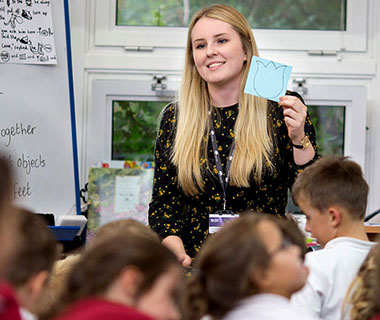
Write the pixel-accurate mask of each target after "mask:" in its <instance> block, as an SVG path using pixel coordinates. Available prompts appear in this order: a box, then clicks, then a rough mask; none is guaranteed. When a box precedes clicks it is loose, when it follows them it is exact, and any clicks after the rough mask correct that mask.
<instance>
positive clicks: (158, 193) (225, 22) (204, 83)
mask: <svg viewBox="0 0 380 320" xmlns="http://www.w3.org/2000/svg"><path fill="white" fill-rule="evenodd" d="M252 56H258V51H257V47H256V43H255V39H254V37H253V34H252V31H251V28H250V26H249V24H248V23H247V21H246V19H245V18H244V17H243V16H242V15H241V14H240V13H239V12H238V11H237V10H235V9H234V8H232V7H229V6H224V5H212V6H210V7H208V8H204V9H202V10H201V11H200V12H198V13H197V14H196V15H195V16H194V17H193V19H192V21H191V23H190V26H189V30H188V40H187V48H186V57H185V68H184V73H183V80H182V85H181V89H180V92H179V100H178V102H177V103H172V104H170V105H168V106H167V107H166V109H165V110H164V112H163V118H162V120H161V126H160V129H159V132H158V136H157V143H156V150H155V162H156V167H155V178H154V188H153V197H152V201H151V203H150V208H149V224H150V226H151V227H152V228H153V229H154V230H155V231H156V232H157V233H158V234H159V235H160V236H161V237H162V238H163V242H164V244H165V245H167V246H168V247H170V248H171V249H172V250H173V251H174V252H175V253H176V255H177V257H178V258H179V259H180V261H181V262H182V264H183V265H184V266H188V265H189V264H190V263H191V257H193V256H194V255H195V253H196V252H197V251H198V249H199V247H200V245H201V243H202V242H203V240H204V239H205V238H206V237H207V235H208V231H209V215H210V214H211V213H214V212H216V211H217V210H223V209H225V210H231V211H233V212H235V213H239V212H241V211H242V210H245V209H247V208H250V209H252V210H254V211H259V212H268V213H273V214H277V215H280V216H281V215H284V213H285V206H286V201H287V190H288V188H289V187H291V185H292V184H293V182H294V180H295V178H296V175H297V172H299V171H300V170H301V169H302V168H303V166H305V165H307V164H308V163H309V162H311V161H312V160H313V159H314V158H315V156H316V152H315V147H316V146H315V133H314V129H313V126H312V123H311V121H310V119H309V117H308V115H307V108H306V106H305V105H304V104H303V102H302V100H301V99H300V96H298V95H297V94H295V93H290V92H289V95H285V96H283V97H281V101H280V102H279V103H275V102H272V101H268V100H266V99H264V98H259V97H256V96H252V95H248V94H245V93H244V92H243V89H244V86H245V81H246V78H247V75H248V69H249V65H250V62H251V59H252ZM214 138H215V139H214ZM212 139H214V142H213V140H212ZM219 174H220V177H219Z"/></svg>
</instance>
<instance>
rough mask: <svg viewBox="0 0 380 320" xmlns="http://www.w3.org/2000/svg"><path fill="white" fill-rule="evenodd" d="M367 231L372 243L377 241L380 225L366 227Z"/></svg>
mask: <svg viewBox="0 0 380 320" xmlns="http://www.w3.org/2000/svg"><path fill="white" fill-rule="evenodd" d="M364 227H365V231H366V232H367V235H368V238H369V240H371V241H376V237H377V236H378V235H379V234H380V224H377V225H374V226H369V225H366V226H364Z"/></svg>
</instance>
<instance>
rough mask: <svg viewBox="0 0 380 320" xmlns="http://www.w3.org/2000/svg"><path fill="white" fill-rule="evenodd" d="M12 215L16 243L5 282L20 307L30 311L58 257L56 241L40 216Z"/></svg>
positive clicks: (17, 212) (22, 213) (27, 214)
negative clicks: (14, 219)
mask: <svg viewBox="0 0 380 320" xmlns="http://www.w3.org/2000/svg"><path fill="white" fill-rule="evenodd" d="M15 214H17V219H18V225H17V227H18V228H17V230H16V232H17V234H18V237H19V244H18V246H17V249H16V250H15V253H14V254H13V255H12V256H11V259H10V262H9V265H10V267H9V268H7V271H6V273H5V279H6V280H7V281H8V282H9V283H10V284H11V285H12V286H13V288H14V289H15V292H16V296H17V298H18V300H19V303H20V305H21V306H23V307H25V308H26V309H29V310H30V311H32V312H33V311H34V308H35V304H36V302H37V301H38V299H39V297H40V295H41V294H42V292H43V290H44V288H45V286H46V284H47V281H48V278H49V275H50V271H51V269H52V266H53V263H54V261H55V259H56V257H57V246H56V240H55V239H54V236H53V234H52V233H51V231H50V230H49V229H48V227H47V225H46V223H45V221H44V220H43V219H42V218H41V217H39V216H37V215H36V214H34V213H32V212H30V211H28V210H26V209H19V210H17V211H15Z"/></svg>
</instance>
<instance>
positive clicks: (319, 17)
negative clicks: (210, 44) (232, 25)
mask: <svg viewBox="0 0 380 320" xmlns="http://www.w3.org/2000/svg"><path fill="white" fill-rule="evenodd" d="M213 3H215V1H212V0H192V1H183V0H172V1H166V0H165V1H148V0H118V1H117V7H116V25H117V26H155V27H187V26H188V23H189V21H190V19H191V17H192V16H193V15H194V13H195V12H197V11H198V10H199V9H201V8H202V7H204V6H208V5H211V4H213ZM218 3H219V4H226V5H230V6H233V7H234V8H236V9H238V10H239V11H240V12H241V13H242V14H243V15H244V16H245V17H246V18H247V20H248V22H249V24H250V26H251V27H252V28H253V29H291V30H335V31H336V30H341V31H342V30H345V29H346V0H330V1H326V0H324V1H321V0H299V1H294V0H281V1H279V0H265V1H262V0H256V1H252V0H249V1H247V0H245V1H244V0H224V1H222V0H220V1H218Z"/></svg>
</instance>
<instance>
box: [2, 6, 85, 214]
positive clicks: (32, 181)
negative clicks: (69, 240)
mask: <svg viewBox="0 0 380 320" xmlns="http://www.w3.org/2000/svg"><path fill="white" fill-rule="evenodd" d="M12 1H13V0H12ZM32 1H34V0H32ZM68 12H69V11H68V2H67V0H54V1H51V13H52V18H53V27H54V36H55V45H56V55H57V56H56V59H57V64H54V65H37V64H10V63H0V109H1V116H0V151H1V153H2V154H6V157H7V159H8V161H9V163H10V165H11V166H12V169H13V170H14V171H15V174H16V179H15V181H14V183H13V186H12V188H13V190H12V193H13V198H14V200H15V203H16V204H19V205H21V206H24V207H26V208H28V209H30V210H32V211H34V212H39V213H53V214H54V215H55V216H58V215H62V214H68V213H69V212H72V211H73V210H74V212H76V213H77V214H79V213H80V201H79V174H78V157H77V145H76V129H75V113H74V99H73V97H74V96H73V82H72V66H71V47H70V29H69V16H68ZM0 24H1V21H0ZM0 50H1V48H0Z"/></svg>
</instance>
